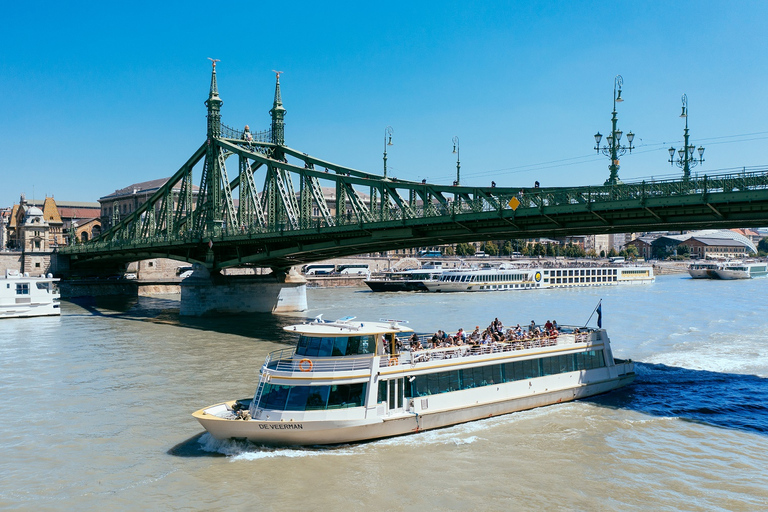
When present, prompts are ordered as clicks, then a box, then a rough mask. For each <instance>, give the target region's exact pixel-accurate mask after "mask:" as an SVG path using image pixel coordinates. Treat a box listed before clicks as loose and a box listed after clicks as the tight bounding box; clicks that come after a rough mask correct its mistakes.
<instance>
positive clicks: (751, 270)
mask: <svg viewBox="0 0 768 512" xmlns="http://www.w3.org/2000/svg"><path fill="white" fill-rule="evenodd" d="M713 272H714V274H715V276H716V277H717V278H718V279H752V278H755V277H764V276H766V275H768V264H767V263H765V262H762V263H755V262H746V263H729V264H727V265H723V266H722V267H720V268H718V269H716V270H714V271H713Z"/></svg>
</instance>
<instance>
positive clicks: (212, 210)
mask: <svg viewBox="0 0 768 512" xmlns="http://www.w3.org/2000/svg"><path fill="white" fill-rule="evenodd" d="M210 60H211V63H212V64H213V66H212V67H213V69H212V71H211V88H210V91H209V92H208V99H207V100H205V106H206V107H208V131H207V148H206V152H205V164H204V166H203V177H202V179H201V183H200V184H201V190H200V191H199V194H198V205H197V218H196V222H195V227H196V228H197V229H198V230H200V229H205V231H207V232H208V233H213V232H214V230H215V228H216V227H222V226H223V224H224V218H223V208H222V190H221V165H222V163H223V155H222V151H221V148H220V147H218V146H217V145H216V144H214V139H216V138H218V137H220V136H221V105H222V104H223V103H224V102H223V101H221V98H220V97H219V87H218V84H217V82H216V63H217V62H219V61H218V59H210ZM200 201H204V202H203V204H200Z"/></svg>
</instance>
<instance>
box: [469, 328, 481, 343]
mask: <svg viewBox="0 0 768 512" xmlns="http://www.w3.org/2000/svg"><path fill="white" fill-rule="evenodd" d="M479 338H480V326H479V325H476V326H475V330H474V331H472V334H470V335H469V339H470V340H477V339H479Z"/></svg>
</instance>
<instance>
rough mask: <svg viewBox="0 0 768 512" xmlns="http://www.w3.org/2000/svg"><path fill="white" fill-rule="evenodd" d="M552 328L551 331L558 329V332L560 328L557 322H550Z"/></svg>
mask: <svg viewBox="0 0 768 512" xmlns="http://www.w3.org/2000/svg"><path fill="white" fill-rule="evenodd" d="M552 328H553V329H558V330H559V329H560V326H559V325H557V320H552Z"/></svg>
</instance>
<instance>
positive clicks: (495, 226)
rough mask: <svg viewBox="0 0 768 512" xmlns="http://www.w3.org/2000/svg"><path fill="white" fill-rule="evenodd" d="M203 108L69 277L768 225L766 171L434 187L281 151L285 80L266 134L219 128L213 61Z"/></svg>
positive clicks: (73, 253) (73, 249) (279, 266)
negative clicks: (581, 183) (139, 196)
mask: <svg viewBox="0 0 768 512" xmlns="http://www.w3.org/2000/svg"><path fill="white" fill-rule="evenodd" d="M205 104H206V106H207V107H208V129H207V135H208V136H207V139H206V140H205V142H204V143H203V144H202V145H201V146H200V148H199V149H198V150H197V151H195V153H194V154H193V155H192V156H191V157H190V158H189V160H187V162H186V163H184V164H183V165H182V166H181V167H180V168H179V170H178V171H176V173H175V174H174V175H173V176H172V177H171V178H170V179H169V180H168V181H167V182H166V183H165V185H164V186H163V187H162V188H160V189H159V190H158V191H157V192H156V193H155V194H154V195H153V196H152V197H151V198H150V199H149V200H148V201H147V202H145V203H144V204H143V205H141V206H140V207H139V208H138V209H136V210H135V211H133V212H131V213H130V214H129V215H127V216H124V217H122V218H121V217H120V213H119V208H117V204H115V205H114V206H115V207H114V208H113V212H112V218H111V219H110V220H111V222H109V223H108V224H110V225H109V227H108V229H106V230H105V231H104V232H103V233H102V234H101V236H99V237H97V238H94V239H93V240H92V241H89V242H86V243H83V244H78V245H74V244H73V245H70V246H67V247H65V248H62V249H60V253H61V254H65V255H68V256H69V257H70V261H71V263H72V264H73V265H79V264H83V263H87V264H89V265H99V264H114V263H121V262H127V261H135V260H140V259H147V258H155V257H165V258H172V259H177V260H183V261H188V262H198V263H202V264H204V265H205V266H206V267H207V268H208V269H209V270H212V271H217V270H220V269H223V268H227V267H234V266H240V265H253V266H259V267H271V268H272V269H274V270H276V271H281V272H284V271H285V270H286V269H287V268H288V267H291V266H293V265H298V264H302V263H307V262H312V261H317V260H322V259H326V258H331V257H339V256H348V255H354V254H361V253H371V252H379V251H387V250H394V249H401V248H409V247H421V246H430V245H439V244H445V243H457V242H470V241H481V240H499V239H521V238H522V239H525V238H536V237H558V236H566V235H579V234H603V233H623V232H637V231H659V230H679V229H705V228H731V227H754V226H765V225H768V168H762V169H752V170H749V171H747V170H746V169H745V170H743V171H742V172H738V173H726V174H716V175H710V176H703V177H691V178H688V179H680V180H654V181H643V182H640V183H621V182H619V183H616V184H613V185H602V186H585V187H570V188H505V187H465V186H451V185H436V184H432V183H426V182H421V183H419V182H412V181H405V180H400V179H397V178H387V177H386V176H379V175H376V174H370V173H366V172H363V171H359V170H356V169H351V168H348V167H344V166H341V165H337V164H334V163H331V162H327V161H324V160H321V159H319V158H316V157H313V156H310V155H308V154H306V153H303V152H301V151H298V150H295V149H292V148H290V147H288V146H286V145H285V136H284V135H285V131H284V117H285V113H286V110H285V108H284V107H283V103H282V98H281V93H280V75H279V73H278V75H277V81H276V86H275V97H274V103H273V107H272V110H270V114H271V117H272V124H271V128H270V129H269V130H266V131H263V132H250V131H249V130H248V128H247V127H246V129H245V130H242V131H241V130H236V129H233V128H230V127H227V126H225V125H223V124H222V123H221V105H222V100H221V99H220V97H219V94H218V86H217V82H216V64H215V62H214V65H213V72H212V75H211V86H210V93H209V97H208V99H207V101H206V102H205ZM228 163H229V164H230V165H229V167H230V168H233V167H234V166H235V165H236V166H237V170H236V171H235V172H232V171H231V170H228V168H227V164H228ZM195 170H197V173H198V174H199V175H200V181H199V183H200V185H199V188H198V189H197V191H196V192H197V193H196V194H195V193H193V190H194V187H193V183H194V180H193V171H195ZM258 184H262V186H261V188H259V187H258ZM329 188H330V189H331V190H333V191H334V192H335V193H334V194H333V195H332V196H331V198H332V199H330V200H329V199H328V195H327V194H326V193H325V192H326V191H329ZM195 196H196V197H195Z"/></svg>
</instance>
